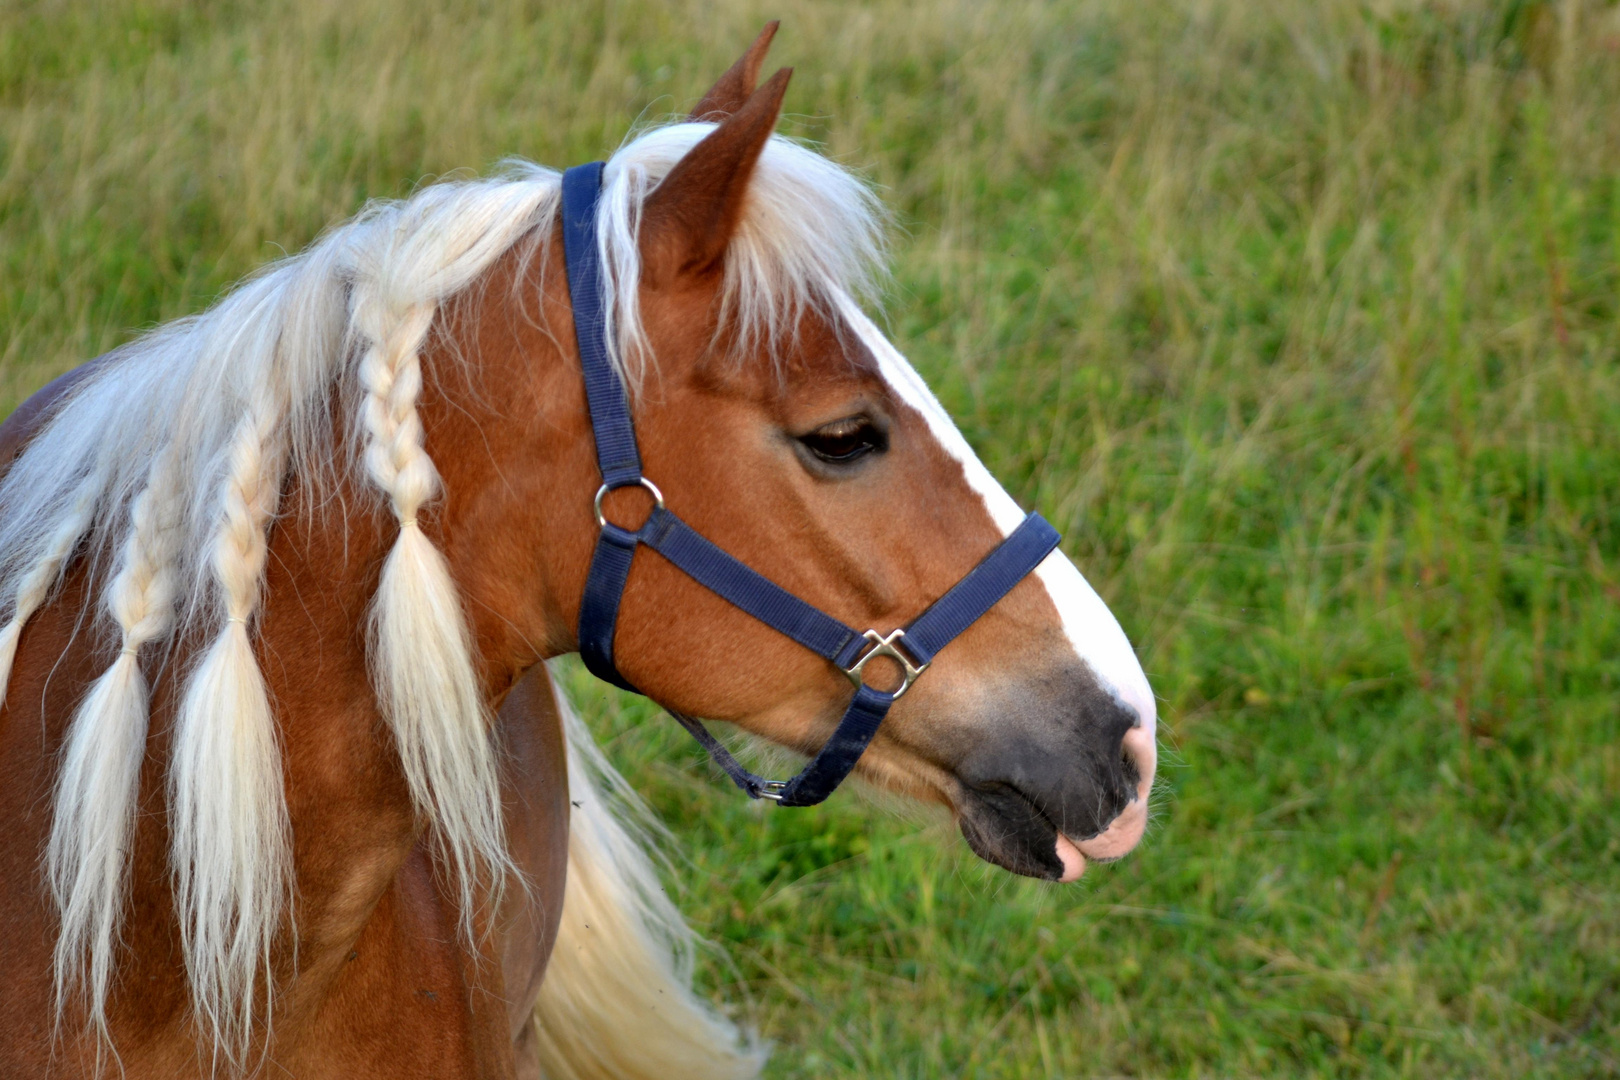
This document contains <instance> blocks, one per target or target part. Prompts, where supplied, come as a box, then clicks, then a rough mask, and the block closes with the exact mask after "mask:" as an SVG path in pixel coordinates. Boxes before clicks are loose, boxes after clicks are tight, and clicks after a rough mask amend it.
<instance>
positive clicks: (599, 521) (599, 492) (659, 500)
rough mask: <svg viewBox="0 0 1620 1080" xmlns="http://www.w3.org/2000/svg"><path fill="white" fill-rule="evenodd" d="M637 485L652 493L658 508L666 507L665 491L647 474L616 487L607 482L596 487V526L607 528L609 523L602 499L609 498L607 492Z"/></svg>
mask: <svg viewBox="0 0 1620 1080" xmlns="http://www.w3.org/2000/svg"><path fill="white" fill-rule="evenodd" d="M637 485H640V486H641V487H643V488H645V489H646V490H647V494H649V495H651V496H652V497H653V502H654V503H655V504H656V505H657V507H658V509H660V510H662V509H663V508H664V493H663V492H662V491H659V490H658V485H657V484H655V483H653V482H652V481H651V480H649V479H647V478H646V477H645V476H638V477H636V479H635V480H634V481H633V482H631V483H629V484H619V485H617V486H616V487H609V486H608V485H607V484H603V485H602V486H601V487H599V488H597V489H596V526H597V528H599V529H605V528H607V523H608V520H607V515H605V514H603V513H602V500H603V499H605V498H607V493H608V492H610V491H617V490H618V489H619V488H622V487H635V486H637Z"/></svg>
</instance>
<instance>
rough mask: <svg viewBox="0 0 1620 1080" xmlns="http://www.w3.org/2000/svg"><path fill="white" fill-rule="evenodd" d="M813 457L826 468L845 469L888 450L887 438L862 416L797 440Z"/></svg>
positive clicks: (826, 427) (840, 421) (824, 425)
mask: <svg viewBox="0 0 1620 1080" xmlns="http://www.w3.org/2000/svg"><path fill="white" fill-rule="evenodd" d="M799 441H800V442H801V443H803V444H804V446H805V449H807V450H809V451H810V452H811V453H812V454H814V455H816V457H818V458H820V459H821V460H822V461H825V462H826V463H827V464H829V465H848V464H850V463H851V462H853V461H856V460H858V459H860V458H863V457H865V456H866V455H867V454H870V453H874V452H875V453H882V452H883V451H885V450H887V449H888V448H889V436H888V435H887V434H886V433H884V432H883V431H882V429H880V428H879V427H878V426H877V425H876V424H874V423H872V421H870V420H868V419H867V418H866V417H864V416H850V417H846V418H844V419H843V420H834V421H833V422H832V423H830V424H823V425H822V426H821V427H818V428H816V430H814V431H812V432H810V434H808V435H801V436H799Z"/></svg>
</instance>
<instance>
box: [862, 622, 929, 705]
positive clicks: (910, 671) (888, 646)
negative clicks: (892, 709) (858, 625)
mask: <svg viewBox="0 0 1620 1080" xmlns="http://www.w3.org/2000/svg"><path fill="white" fill-rule="evenodd" d="M861 636H862V637H864V638H865V639H866V640H867V641H870V642H871V643H872V647H871V648H870V649H868V650H866V652H865V653H863V654H862V656H861V658H860V659H859V660H857V661H855V663H854V664H852V665H851V666H849V667H847V668H845V669H844V674H845V675H848V676H849V681H850V682H852V683H854V684H855V688H856V689H857V690H858V689H860V688H861V687H862V686H864V685H866V680H865V678H864V676H863V675H862V674H861V672H862V669H864V668H865V667H866V662H867V661H868V660H870V659H872V657H874V656H887V657H889V658H890V659H891V660H893V661H895V662H896V663H898V664H899V665H900V667H901V668H902V669H903V670H904V671H905V675H906V681H905V682H903V683H901V684H900V689H898V690H896V691H894V700H896V701H899V700H900V696H901V695H902V694H904V693H905V692H906V691H907V690H910V689H911V684H912V683H914V682H916V681H917V676H919V675H921V674H922V673H923V672H925V671H927V670H928V664H924V665H923V666H922V667H918V666H917V665H916V664H913V663H912V662H911V657H909V656H907V655H906V654H905V653H903V652H901V651H900V650H899V649H897V648H895V645H896V644H898V643H899V642H900V641H901V640H902V639H903V638H905V636H906V632H905V631H904V630H899V629H897V630H895V631H894V632H893V633H891V634H890V635H889V636H888V637H884V636H883V635H882V634H880V633H878V632H877V631H876V630H868V631H867V632H866V633H864V634H862V635H861ZM929 663H932V661H930V662H929Z"/></svg>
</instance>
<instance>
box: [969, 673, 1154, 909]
mask: <svg viewBox="0 0 1620 1080" xmlns="http://www.w3.org/2000/svg"><path fill="white" fill-rule="evenodd" d="M1019 698H1020V699H1021V700H1019V701H1018V705H1019V706H1021V707H1019V708H1017V709H1016V710H1015V711H1013V712H1011V714H1010V715H1008V716H1007V717H1006V718H1005V719H1004V720H1003V721H1002V722H1001V723H998V724H996V725H995V729H994V733H993V734H991V735H990V736H989V737H988V738H986V739H985V740H984V741H983V742H982V743H981V744H980V745H979V746H977V747H975V748H974V749H973V750H972V751H971V752H970V753H969V754H967V755H966V757H965V758H964V759H963V760H962V761H961V762H960V764H959V765H958V766H957V769H956V774H957V779H958V780H959V781H960V784H961V786H960V789H959V791H958V795H957V799H956V810H957V815H958V819H959V822H960V826H961V829H962V835H963V836H964V837H965V838H966V840H967V842H968V845H969V846H970V847H971V848H972V849H973V851H974V852H975V853H976V854H977V855H978V856H979V857H980V858H982V859H984V860H986V861H987V862H992V863H995V864H996V865H998V866H1001V867H1004V868H1005V869H1008V870H1011V871H1013V872H1014V873H1018V874H1024V875H1027V876H1030V877H1039V878H1046V879H1048V880H1053V881H1073V880H1075V879H1076V878H1078V877H1079V876H1080V875H1081V873H1082V872H1084V870H1085V865H1086V863H1087V862H1088V861H1092V862H1106V861H1111V860H1113V859H1117V858H1120V857H1121V856H1123V855H1124V854H1126V853H1127V852H1129V851H1130V850H1131V849H1132V848H1134V847H1135V846H1136V844H1137V843H1138V842H1139V841H1140V840H1141V838H1142V834H1143V833H1144V831H1145V830H1146V827H1147V816H1148V814H1147V808H1148V793H1149V791H1150V790H1151V788H1152V785H1153V775H1154V772H1155V768H1156V764H1157V752H1156V748H1155V746H1154V735H1153V731H1152V727H1151V726H1150V724H1149V723H1144V722H1143V717H1141V715H1140V714H1139V713H1138V711H1137V709H1135V708H1133V707H1132V706H1130V705H1128V704H1126V703H1124V702H1122V701H1121V700H1119V698H1118V697H1116V696H1115V695H1114V694H1112V693H1111V692H1109V691H1107V690H1105V689H1103V688H1102V687H1100V686H1099V685H1098V684H1097V681H1096V680H1095V679H1094V678H1093V677H1092V676H1091V674H1090V672H1089V671H1086V670H1084V669H1083V668H1082V669H1081V670H1079V671H1075V670H1073V669H1070V670H1066V671H1064V672H1062V673H1059V674H1057V675H1054V676H1051V677H1048V678H1044V679H1041V680H1039V683H1038V684H1037V685H1036V686H1033V687H1030V688H1028V689H1027V690H1026V692H1025V693H1023V694H1021V695H1019Z"/></svg>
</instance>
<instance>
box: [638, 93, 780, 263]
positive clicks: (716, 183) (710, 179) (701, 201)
mask: <svg viewBox="0 0 1620 1080" xmlns="http://www.w3.org/2000/svg"><path fill="white" fill-rule="evenodd" d="M792 75H793V69H792V68H783V69H782V70H781V71H778V72H777V73H776V74H775V75H772V76H771V79H770V81H769V82H767V83H766V84H765V85H764V86H762V87H760V88H759V89H758V90H756V91H754V93H753V95H752V96H750V97H749V99H748V100H747V101H746V102H744V103H743V105H742V107H741V108H739V109H738V110H737V111H736V112H734V113H732V114H731V115H730V116H729V117H727V118H726V119H725V120H723V121H721V123H720V126H719V127H717V128H715V129H714V130H713V131H711V132H710V133H709V134H708V135H707V136H706V137H705V138H704V139H703V141H702V142H700V143H698V144H697V145H696V146H694V147H692V149H691V150H689V151H688V152H687V154H686V156H685V157H683V158H681V160H680V161H679V162H678V163H677V164H676V165H675V167H674V168H673V169H671V170H670V171H669V175H667V176H665V177H664V179H663V181H662V182H660V183H659V185H658V186H657V187H656V188H654V189H653V191H652V193H651V194H650V195H648V196H647V201H646V204H645V205H644V207H643V208H642V213H641V260H642V280H643V281H644V282H646V283H647V284H648V285H651V286H652V287H654V288H657V287H658V286H660V285H667V284H669V283H671V282H672V281H675V280H676V279H677V278H680V277H695V276H701V275H704V274H709V273H712V272H713V271H715V270H717V269H719V267H720V262H721V259H722V258H724V256H725V253H726V245H728V244H729V243H731V237H732V234H733V233H734V232H736V230H737V222H738V221H740V220H741V219H742V210H743V204H744V202H745V200H746V198H747V195H748V181H749V180H750V179H751V178H752V177H753V175H754V165H755V163H756V162H758V161H759V155H760V154H761V152H763V151H764V149H765V143H766V141H767V140H769V139H770V137H771V132H772V131H774V130H775V129H776V118H777V116H779V115H780V114H781V111H782V95H783V94H785V93H786V92H787V85H788V79H789V78H791V77H792Z"/></svg>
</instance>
